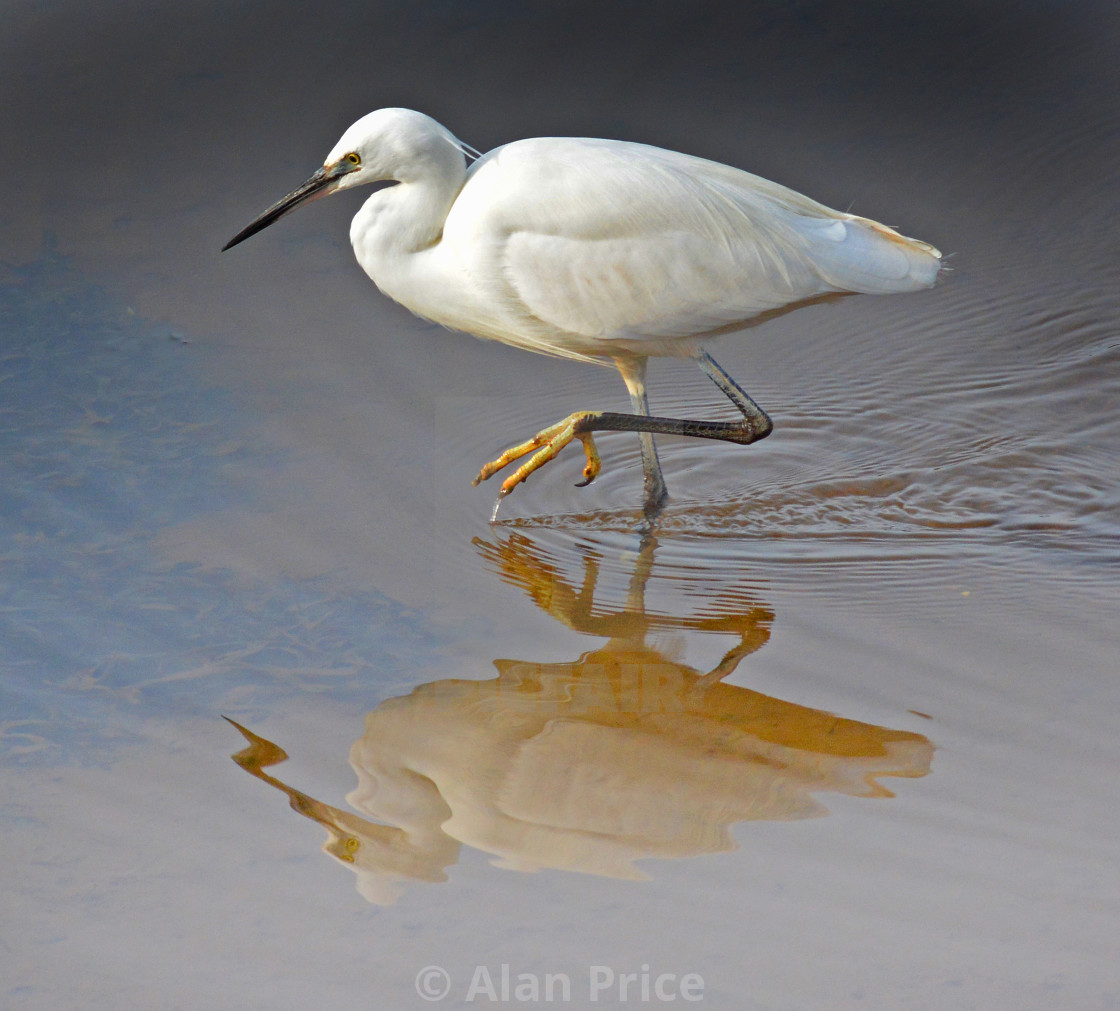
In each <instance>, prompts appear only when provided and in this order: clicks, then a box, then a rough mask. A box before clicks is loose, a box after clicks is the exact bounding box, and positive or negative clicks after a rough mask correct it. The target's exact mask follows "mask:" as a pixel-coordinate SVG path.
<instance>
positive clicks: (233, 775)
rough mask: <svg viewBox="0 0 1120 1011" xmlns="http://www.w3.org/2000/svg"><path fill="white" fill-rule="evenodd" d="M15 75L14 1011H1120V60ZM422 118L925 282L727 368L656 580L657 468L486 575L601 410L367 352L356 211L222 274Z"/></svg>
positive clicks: (158, 13) (682, 369) (832, 54)
mask: <svg viewBox="0 0 1120 1011" xmlns="http://www.w3.org/2000/svg"><path fill="white" fill-rule="evenodd" d="M0 26H2V27H3V29H4V30H3V32H2V33H0V81H2V82H3V93H4V95H5V101H4V102H3V103H2V104H0V126H2V129H3V135H4V136H5V137H6V138H8V141H7V142H6V143H5V144H4V145H2V146H0V180H2V182H3V191H4V193H5V195H6V196H5V200H4V201H3V203H2V205H0V474H2V478H0V586H2V597H0V791H2V792H0V838H2V840H3V843H2V851H3V855H4V859H3V861H2V863H0V867H2V870H0V893H2V894H3V897H4V898H3V907H4V924H5V930H4V938H3V941H2V942H0V994H2V995H3V996H2V1000H0V1003H2V1004H3V1005H4V1006H5V1007H11V1008H20V1009H22V1008H52V1009H53V1008H59V1007H83V1008H100V1007H105V1008H109V1007H113V1008H116V1007H122V1006H150V1007H177V1008H212V1007H226V1006H234V1005H235V1004H236V1005H241V1006H251V1007H257V1006H270V1007H278V1008H288V1007H291V1008H301V1007H307V1006H312V1005H315V1006H318V1005H323V1004H327V1003H336V1004H342V1003H346V1004H348V1005H352V1006H369V1007H393V1008H397V1007H399V1008H411V1007H425V1006H429V1005H430V1004H432V1003H436V1002H437V998H438V1003H439V1004H440V1005H442V1006H445V1007H458V1006H467V1005H468V1004H469V1005H472V1006H473V1005H476V1004H485V1003H499V1004H510V1003H520V1004H534V1003H536V1004H544V1005H547V1004H551V1003H571V1004H575V1005H576V1006H582V1005H584V1004H587V1003H590V1002H591V1001H592V1000H593V999H594V1000H595V1001H596V1002H597V1003H601V1004H603V1005H604V1006H623V1005H629V1004H639V1003H641V1004H658V1003H675V1004H677V1005H681V1004H686V1003H698V1004H700V1006H705V1007H710V1008H720V1009H723V1008H727V1009H752V1011H753V1009H760V1011H761V1009H766V1011H769V1009H787V1008H788V1009H793V1008H797V1009H804V1008H821V1009H826V1008H827V1009H835V1008H858V1007H897V1008H965V1007H985V1008H1003V1007H1007V1008H1012V1007H1013V1008H1016V1009H1020V1008H1040V1009H1041V1008H1047V1009H1049V1008H1054V1007H1084V1008H1106V1007H1115V1006H1117V1005H1120V983H1118V981H1117V977H1116V973H1115V968H1114V963H1115V950H1116V946H1117V939H1118V937H1120V885H1118V883H1117V882H1118V880H1120V879H1118V877H1117V875H1116V865H1117V859H1118V857H1120V844H1118V843H1117V839H1118V838H1120V803H1118V801H1120V788H1118V786H1117V783H1118V782H1120V779H1118V777H1117V774H1116V773H1117V768H1118V763H1120V747H1118V745H1117V743H1116V734H1115V722H1116V715H1117V712H1118V709H1120V689H1118V684H1120V681H1118V678H1117V670H1118V664H1117V656H1118V653H1120V649H1118V647H1120V635H1118V633H1117V623H1116V614H1117V605H1118V603H1120V575H1118V573H1120V565H1118V563H1120V421H1118V417H1117V411H1116V404H1117V402H1118V399H1120V295H1118V292H1117V285H1116V263H1117V262H1118V253H1120V240H1118V239H1117V235H1118V234H1120V203H1118V201H1117V198H1116V182H1117V171H1118V166H1120V119H1118V113H1117V109H1118V108H1120V104H1118V102H1117V99H1118V97H1120V87H1118V85H1120V80H1118V78H1120V71H1118V69H1117V67H1118V66H1120V61H1118V60H1117V55H1118V53H1120V45H1118V43H1120V25H1118V24H1117V19H1116V15H1115V13H1114V12H1113V11H1112V9H1111V7H1110V6H1109V5H1107V4H1092V3H1082V4H1069V5H1054V4H1043V3H1038V4H1010V3H988V4H966V3H949V4H944V5H939V6H937V7H936V8H930V9H925V8H921V9H919V8H918V7H916V6H914V5H892V4H878V3H875V4H864V5H852V4H837V3H832V2H824V0H821V2H809V3H803V4H797V5H787V4H769V3H757V4H751V5H721V4H715V3H710V4H708V3H697V4H673V3H643V4H631V3H618V4H612V5H607V6H604V5H597V4H590V3H563V4H554V5H547V6H545V5H538V6H533V5H521V4H512V3H505V2H496V0H487V2H481V3H476V4H470V5H466V4H446V3H424V4H417V3H389V2H385V3H367V4H328V5H326V6H323V5H319V6H318V7H316V8H315V13H314V14H311V13H309V11H308V9H306V8H305V7H303V6H301V5H296V4H290V3H280V2H274V3H264V2H262V3H249V4H243V5H238V6H236V7H230V6H229V5H221V4H194V5H189V6H187V7H182V6H175V5H154V6H146V7H143V8H141V7H140V6H138V5H133V4H125V3H109V4H102V5H99V6H98V7H97V8H96V9H94V8H92V7H90V6H89V5H80V4H74V3H67V2H60V3H56V4H52V5H40V4H32V3H16V4H11V5H8V6H7V7H6V8H5V10H4V12H3V13H0ZM389 105H401V106H407V107H412V108H417V109H421V110H422V111H425V112H427V113H429V114H431V115H433V116H435V118H437V119H438V120H440V121H441V122H443V123H444V124H445V125H447V126H448V127H449V128H450V129H451V130H453V131H454V132H455V134H456V135H457V136H459V137H461V138H462V139H463V140H465V141H467V142H468V143H470V144H472V145H473V146H475V147H476V148H478V149H479V150H486V149H488V148H490V147H493V146H496V145H498V144H501V143H504V142H506V141H509V140H513V139H516V138H519V137H524V136H536V135H586V136H608V137H617V138H622V139H629V140H637V141H643V142H647V143H653V144H659V145H662V146H665V147H670V148H674V149H678V150H683V151H688V152H690V153H693V154H698V155H702V156H705V157H709V158H714V159H717V160H719V161H724V162H727V163H730V164H734V165H738V166H740V167H742V168H745V169H748V170H750V171H753V172H756V173H758V174H760V175H763V176H767V177H770V178H774V179H777V180H778V181H780V182H783V183H785V184H787V185H790V186H793V187H794V188H796V189H799V190H801V191H803V192H805V193H807V194H809V195H810V196H812V197H814V198H816V199H818V200H821V201H822V202H824V203H827V204H829V205H832V206H837V207H842V208H847V207H851V208H852V209H853V210H854V211H856V212H857V213H861V214H865V215H867V216H870V217H873V218H876V219H878V220H882V221H885V222H887V223H889V224H891V225H894V226H897V227H898V228H899V229H900V230H901V231H902V232H903V233H904V234H907V235H913V236H916V237H918V238H921V239H924V240H927V241H930V242H932V243H934V244H936V245H937V246H938V247H939V248H940V249H941V250H942V251H943V252H945V253H948V254H951V255H950V257H949V259H948V261H947V262H948V264H949V266H950V267H951V268H952V269H951V270H950V271H949V272H947V274H946V276H945V278H944V279H943V280H942V282H941V283H939V285H938V286H937V287H935V288H934V289H933V290H931V291H928V292H923V293H921V294H916V295H908V296H897V297H890V298H871V297H866V298H850V299H844V300H842V301H841V302H840V303H838V304H832V305H820V306H812V307H807V308H805V309H802V310H799V311H798V312H795V313H792V314H789V315H787V316H784V317H781V318H779V319H776V320H773V321H771V322H769V323H767V324H766V325H765V326H762V327H759V328H756V329H752V330H749V331H747V332H745V333H743V334H741V335H732V336H727V337H724V338H721V339H720V341H719V342H718V343H717V344H716V346H715V347H714V348H713V351H714V353H715V355H716V357H717V358H718V359H719V361H720V362H721V364H722V365H724V366H725V367H726V368H727V369H728V370H729V371H730V372H731V373H732V374H733V375H734V376H736V378H737V379H738V380H739V381H740V382H741V383H742V384H743V385H744V386H745V388H746V389H747V390H748V391H750V393H751V394H752V396H754V397H755V399H757V400H758V401H759V403H760V404H762V406H763V407H765V408H766V409H767V411H768V412H770V414H771V415H772V417H773V418H774V421H775V424H776V429H775V432H774V434H773V435H772V436H771V437H770V438H769V439H767V440H766V441H765V442H763V443H759V444H757V445H755V446H752V447H746V448H740V447H733V446H724V445H719V444H712V443H701V442H689V441H687V440H675V439H664V440H662V441H661V444H660V448H661V454H662V461H663V465H664V469H665V473H666V478H667V480H668V483H669V487H670V493H671V495H672V498H671V499H670V502H669V505H668V507H667V509H666V511H665V513H664V515H663V517H662V518H661V520H660V522H659V523H658V524H657V525H656V528H655V529H653V530H652V531H651V530H644V529H643V524H642V522H641V519H640V516H639V505H640V490H641V467H640V458H639V453H638V447H637V443H636V440H635V439H633V438H632V437H628V436H627V435H625V434H619V435H614V436H610V435H608V436H605V437H603V438H602V440H601V444H600V448H601V450H602V453H603V459H604V471H603V474H602V476H601V477H600V478H599V479H598V480H597V481H596V482H595V483H594V484H593V485H591V486H590V487H588V488H576V487H574V484H575V482H576V481H578V480H579V479H580V469H581V467H582V459H581V457H580V454H579V452H578V450H577V449H570V450H568V451H567V452H566V453H565V454H563V455H561V457H559V458H558V459H557V460H556V461H555V462H553V463H552V464H550V465H549V466H548V467H547V468H545V469H544V470H543V471H541V472H540V473H539V474H537V475H535V476H534V478H533V480H532V481H530V482H529V483H528V484H526V485H525V486H524V487H521V488H519V489H518V490H517V491H516V492H515V493H514V494H513V495H511V496H510V497H509V499H508V500H507V501H506V502H505V504H504V505H503V506H502V511H501V514H500V519H501V522H499V523H498V524H496V525H493V526H492V525H490V523H489V522H488V519H489V515H490V508H491V505H492V502H493V495H494V494H495V491H496V489H493V488H491V487H490V485H483V486H482V487H480V488H472V487H471V484H470V481H471V478H472V477H473V476H474V474H475V473H476V472H477V470H478V467H479V466H480V465H481V464H482V463H483V462H485V461H486V460H488V459H490V458H491V457H492V456H493V455H495V453H496V452H498V451H500V450H501V449H502V448H504V447H505V446H507V445H509V444H510V443H512V442H514V441H518V440H520V439H523V438H525V437H527V436H528V435H530V434H532V433H533V432H535V431H536V430H537V429H539V428H540V427H542V426H543V425H544V424H547V423H550V422H552V421H555V420H557V419H559V418H560V417H562V416H564V415H566V414H568V413H570V412H571V411H573V410H577V409H583V408H605V409H615V410H625V409H626V405H627V400H626V393H625V389H624V388H623V386H622V384H621V383H620V382H619V380H618V377H617V376H616V375H615V374H613V372H611V371H609V370H606V369H596V368H593V367H590V366H587V365H581V364H578V363H570V362H562V361H556V360H552V359H548V358H545V357H541V356H535V355H529V354H526V353H525V352H522V351H517V350H515V349H511V348H506V347H503V346H500V345H497V344H487V343H483V342H480V341H476V340H474V339H473V338H471V337H468V336H465V335H462V334H455V333H451V332H448V331H446V330H443V329H440V328H438V327H435V326H433V325H431V324H428V323H426V322H424V321H423V320H419V319H416V318H414V317H412V316H411V315H409V314H408V313H407V312H406V311H405V310H403V309H401V308H399V307H397V306H394V305H392V304H390V303H388V302H387V301H386V300H385V299H384V298H382V297H381V296H380V295H379V294H378V292H377V291H376V290H375V289H374V288H373V286H372V285H371V284H370V283H369V282H368V280H367V279H366V278H365V276H364V275H363V274H362V272H361V271H360V269H359V268H358V267H357V265H356V264H355V262H354V261H353V257H352V254H351V252H350V249H349V245H348V242H347V224H348V221H349V217H350V216H351V215H352V214H353V213H354V212H355V211H356V209H357V206H358V204H359V202H360V200H361V197H360V196H355V195H349V194H347V195H339V196H337V197H335V198H332V199H331V200H327V201H322V202H319V203H316V204H315V205H313V206H311V207H307V208H305V209H302V210H301V211H299V212H298V213H296V214H294V215H292V216H291V217H289V218H285V219H284V220H283V221H282V222H279V223H278V224H276V225H275V226H273V227H272V228H270V229H269V230H268V231H267V232H264V233H262V234H261V235H260V236H257V237H256V238H254V239H253V240H252V241H251V242H249V243H246V244H245V245H244V246H241V247H238V248H237V249H235V250H233V251H231V252H229V253H226V254H221V255H219V253H218V250H219V248H220V247H221V245H222V244H223V243H224V242H225V241H226V240H227V239H228V238H229V237H230V236H231V235H232V234H233V233H234V232H235V231H237V229H239V228H240V227H241V226H242V225H243V224H245V223H246V222H247V221H248V220H250V219H251V218H252V217H253V216H254V215H255V214H257V213H258V212H259V211H260V210H262V209H263V208H264V207H266V206H267V205H268V204H270V203H271V202H272V201H274V200H275V199H276V198H277V197H279V196H281V195H282V194H284V193H286V192H287V191H288V190H290V189H291V188H292V187H294V186H295V185H296V184H298V183H299V182H300V181H302V180H303V179H304V178H305V177H306V176H307V175H309V174H310V172H311V171H312V170H313V169H314V168H315V167H316V166H317V165H318V164H320V163H321V161H322V158H323V156H324V155H325V153H326V152H327V151H328V150H329V149H330V147H331V146H332V145H333V143H334V141H335V139H336V138H337V136H338V135H339V134H340V133H341V132H342V130H343V129H344V128H345V127H346V126H347V125H348V124H349V123H350V122H351V121H353V120H354V119H356V118H357V117H358V116H360V115H362V114H363V113H365V112H368V111H370V110H371V109H373V108H376V107H380V106H389ZM650 391H651V401H652V404H653V407H654V408H655V410H656V411H658V412H659V413H665V414H670V415H672V414H676V415H680V416H696V417H704V416H709V415H711V414H713V413H718V412H720V411H722V410H723V408H722V407H721V406H720V405H719V403H718V401H719V399H720V398H719V394H718V392H717V391H715V390H714V389H713V388H711V387H710V385H709V384H706V382H705V380H704V379H703V377H702V376H700V375H698V374H696V373H695V370H694V369H691V368H690V366H689V365H688V364H687V363H685V364H681V363H672V362H659V363H654V365H653V366H652V369H651V381H650ZM491 484H493V482H491ZM223 716H225V717H227V718H228V719H229V720H232V721H234V723H233V724H231V723H230V722H227V721H225V720H223V719H222V717H223ZM231 758H233V760H232V761H231ZM565 986H566V989H565Z"/></svg>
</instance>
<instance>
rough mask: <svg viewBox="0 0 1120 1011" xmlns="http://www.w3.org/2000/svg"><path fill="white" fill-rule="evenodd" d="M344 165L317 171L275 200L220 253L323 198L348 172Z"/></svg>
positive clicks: (223, 247) (326, 167)
mask: <svg viewBox="0 0 1120 1011" xmlns="http://www.w3.org/2000/svg"><path fill="white" fill-rule="evenodd" d="M344 165H345V163H343V164H341V165H331V166H325V167H323V168H321V169H319V170H318V171H317V172H316V173H315V174H314V175H313V176H312V177H311V178H310V179H308V180H307V182H305V183H304V184H303V185H302V186H299V187H297V188H296V189H294V190H292V192H291V193H289V194H288V195H287V196H286V197H282V198H281V199H280V200H277V201H276V203H274V204H273V205H272V206H271V207H270V208H269V209H268V210H267V211H265V212H264V213H263V214H261V215H260V216H259V217H258V218H256V219H254V220H253V221H252V222H251V223H250V224H248V225H246V226H245V227H244V228H242V229H241V231H240V232H238V233H237V234H236V235H235V236H234V237H233V238H232V239H230V240H229V242H227V243H226V244H225V245H224V246H222V252H223V253H224V252H225V251H226V250H227V249H232V248H233V247H234V246H236V245H237V244H238V243H239V242H244V241H245V240H246V239H247V238H249V236H250V235H256V234H257V232H259V231H261V230H262V229H264V228H267V227H268V226H269V225H271V224H272V223H273V222H274V221H278V220H280V218H282V217H283V216H284V215H285V214H287V213H288V212H289V211H294V210H295V209H296V208H297V207H298V206H299V205H300V204H306V203H308V202H310V201H312V200H316V199H318V198H319V197H325V196H326V195H327V194H328V193H330V192H331V191H332V190H333V189H334V186H335V184H336V183H337V182H338V179H339V177H340V176H344V175H345V174H346V172H347V171H348V169H347V168H346V167H344Z"/></svg>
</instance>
